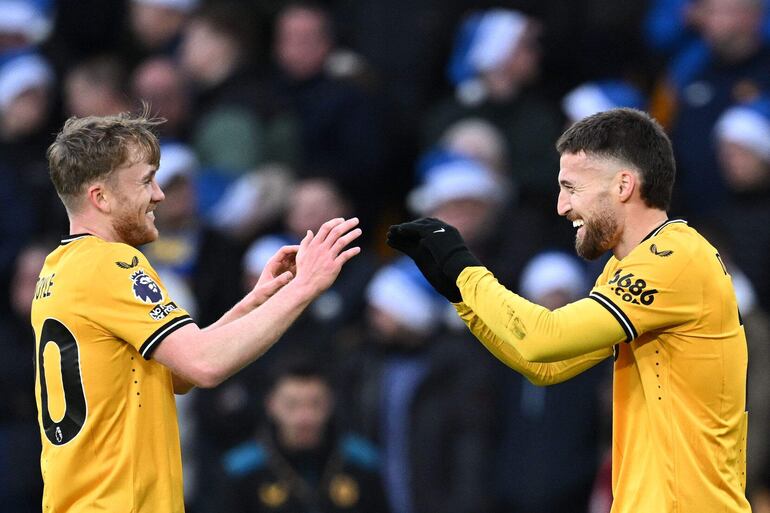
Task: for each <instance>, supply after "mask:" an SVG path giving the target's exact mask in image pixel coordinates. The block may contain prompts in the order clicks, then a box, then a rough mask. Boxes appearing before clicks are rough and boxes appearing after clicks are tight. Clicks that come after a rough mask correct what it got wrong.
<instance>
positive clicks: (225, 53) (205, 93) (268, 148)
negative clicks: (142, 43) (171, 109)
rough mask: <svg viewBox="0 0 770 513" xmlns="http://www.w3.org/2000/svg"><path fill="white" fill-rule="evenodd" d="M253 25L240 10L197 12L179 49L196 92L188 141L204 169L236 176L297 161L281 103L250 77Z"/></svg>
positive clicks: (225, 5)
mask: <svg viewBox="0 0 770 513" xmlns="http://www.w3.org/2000/svg"><path fill="white" fill-rule="evenodd" d="M255 39H256V38H255V35H254V23H253V20H252V19H251V17H250V14H249V11H247V10H245V8H244V6H243V5H241V4H237V3H232V2H218V3H212V4H210V5H206V6H204V7H202V8H201V9H200V10H198V11H196V12H195V13H194V14H193V15H192V18H191V20H190V22H189V23H188V24H187V26H186V28H185V30H184V34H183V37H182V42H181V45H180V48H179V58H180V64H181V67H182V71H183V72H184V74H185V76H186V77H187V78H188V79H189V80H190V81H191V82H192V86H193V89H194V103H193V112H194V113H195V118H194V119H193V120H192V124H193V127H194V128H193V134H192V141H193V145H194V146H195V150H196V153H197V154H198V156H199V157H200V159H201V164H202V165H203V166H204V167H208V168H215V169H218V170H219V171H220V172H222V173H225V174H228V175H230V176H238V175H241V174H242V173H244V172H245V171H247V170H250V169H252V168H254V167H256V166H257V165H260V164H263V163H266V162H273V161H277V162H284V163H292V162H294V161H295V160H296V158H295V156H296V152H297V149H296V146H297V143H296V140H297V137H296V135H295V134H296V127H295V125H294V122H293V119H292V116H291V114H290V113H289V112H288V111H287V109H286V108H285V107H284V104H283V103H282V102H281V98H280V97H279V96H277V95H273V94H269V93H268V91H267V90H266V89H265V88H263V87H262V86H261V85H260V83H259V82H258V80H257V75H256V72H255V71H254V63H253V62H252V57H253V44H252V43H253V42H254V41H255Z"/></svg>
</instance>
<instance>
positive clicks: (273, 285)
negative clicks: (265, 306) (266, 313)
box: [261, 271, 294, 297]
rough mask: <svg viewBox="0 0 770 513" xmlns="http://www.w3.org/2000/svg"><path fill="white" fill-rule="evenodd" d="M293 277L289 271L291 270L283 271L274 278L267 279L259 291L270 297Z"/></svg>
mask: <svg viewBox="0 0 770 513" xmlns="http://www.w3.org/2000/svg"><path fill="white" fill-rule="evenodd" d="M293 277H294V275H293V274H292V273H291V271H286V272H285V273H282V274H279V275H278V276H276V277H275V278H273V279H271V280H269V281H268V282H266V283H265V284H264V285H262V287H261V289H262V291H261V292H262V293H263V294H264V295H265V296H266V297H270V296H272V295H273V294H275V293H276V292H278V291H279V290H281V288H282V287H283V286H284V285H286V284H287V283H289V282H290V281H291V279H292V278H293Z"/></svg>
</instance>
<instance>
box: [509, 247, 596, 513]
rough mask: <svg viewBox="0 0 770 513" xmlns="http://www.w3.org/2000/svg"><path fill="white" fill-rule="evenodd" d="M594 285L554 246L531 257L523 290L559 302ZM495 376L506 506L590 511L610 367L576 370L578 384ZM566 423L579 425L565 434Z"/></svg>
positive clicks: (547, 302) (540, 300)
mask: <svg viewBox="0 0 770 513" xmlns="http://www.w3.org/2000/svg"><path fill="white" fill-rule="evenodd" d="M589 288H590V285H589V280H588V277H587V276H586V271H585V268H584V267H583V264H582V262H581V261H580V260H578V259H577V258H576V257H575V256H573V255H571V254H569V253H566V252H560V251H550V250H549V251H545V252H542V253H538V254H537V255H535V256H534V257H533V258H532V259H531V260H529V262H527V264H526V266H525V267H524V270H523V272H522V276H521V281H520V287H519V293H520V294H521V295H522V296H524V297H526V298H527V299H529V300H531V301H533V302H535V303H537V304H539V305H542V306H544V307H546V308H548V309H551V310H554V309H557V308H560V307H562V306H564V305H566V304H567V303H570V302H572V301H575V300H576V299H579V298H581V297H583V296H584V295H585V293H586V292H587V291H588V289H589ZM496 377H497V378H498V379H499V382H498V385H497V386H498V387H499V390H500V393H501V401H502V403H501V404H500V405H499V409H500V411H503V412H504V414H503V419H501V423H500V426H501V439H500V446H499V447H498V448H497V451H496V452H495V454H496V455H497V459H496V462H495V468H496V469H497V470H498V473H497V479H496V485H497V491H498V493H499V496H500V498H501V501H502V503H501V509H500V511H528V512H555V511H571V512H575V513H585V512H586V511H587V506H588V496H589V493H590V490H591V484H592V482H593V480H594V476H595V474H596V471H597V468H598V465H599V457H600V455H601V450H602V449H603V448H604V446H605V445H606V442H607V440H605V439H603V438H602V434H604V435H606V434H607V433H608V432H609V421H608V420H607V421H606V422H605V421H603V420H602V418H605V419H609V418H610V415H609V411H605V410H604V406H605V405H604V403H603V401H602V399H603V395H602V394H603V392H605V391H606V392H608V393H609V390H610V389H609V385H610V383H611V367H610V366H609V364H605V365H599V366H597V367H595V368H593V369H591V370H589V371H588V372H585V373H583V374H581V375H580V376H578V377H576V378H574V379H573V380H572V381H570V383H571V384H572V385H573V387H575V388H571V387H570V388H563V387H558V386H557V387H538V386H535V385H533V384H532V383H530V382H529V381H527V379H526V378H524V377H522V376H520V375H518V374H515V373H511V372H510V371H508V369H507V368H503V369H502V372H500V373H499V374H498V375H497V376H496ZM565 423H568V424H569V425H571V426H574V429H573V430H571V431H570V433H569V434H568V435H566V436H565V435H564V433H563V429H562V428H563V426H564V424H565ZM557 433H559V435H558V436H556V434H557Z"/></svg>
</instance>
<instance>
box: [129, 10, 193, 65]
mask: <svg viewBox="0 0 770 513" xmlns="http://www.w3.org/2000/svg"><path fill="white" fill-rule="evenodd" d="M197 6H198V0H130V4H129V24H130V27H131V34H132V35H133V36H134V41H135V44H136V48H135V50H136V52H137V54H138V55H137V57H139V56H145V57H146V56H153V55H158V54H161V55H167V56H170V55H172V54H173V53H174V51H175V50H176V48H177V47H178V46H179V40H180V38H181V33H182V30H183V28H184V25H185V23H186V22H187V20H188V17H189V15H190V12H192V11H193V10H194V9H195V8H196V7H197Z"/></svg>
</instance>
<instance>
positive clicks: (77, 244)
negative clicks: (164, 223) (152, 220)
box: [61, 234, 149, 274]
mask: <svg viewBox="0 0 770 513" xmlns="http://www.w3.org/2000/svg"><path fill="white" fill-rule="evenodd" d="M61 244H62V245H61V250H62V252H63V253H64V254H66V255H67V260H68V263H70V264H72V265H77V266H79V267H81V272H82V273H84V274H92V273H99V274H103V273H105V271H113V270H118V269H132V268H137V267H140V266H143V267H144V266H148V265H149V262H148V261H147V258H146V257H145V256H144V255H143V254H142V252H141V251H139V250H138V249H137V248H135V247H133V246H129V245H128V244H124V243H121V242H109V241H106V240H104V239H101V238H99V237H96V236H94V235H89V234H82V235H72V236H70V237H68V238H65V239H62V242H61Z"/></svg>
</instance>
